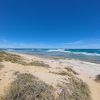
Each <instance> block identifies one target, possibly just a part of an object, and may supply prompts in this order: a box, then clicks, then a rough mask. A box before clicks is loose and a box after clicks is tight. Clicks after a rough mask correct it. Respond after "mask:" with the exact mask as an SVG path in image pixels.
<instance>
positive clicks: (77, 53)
mask: <svg viewBox="0 0 100 100" xmlns="http://www.w3.org/2000/svg"><path fill="white" fill-rule="evenodd" d="M5 50H8V51H16V52H20V53H25V54H31V55H40V56H45V57H46V56H58V57H64V58H70V59H79V60H82V61H87V62H92V63H98V64H100V49H52V48H48V49H42V48H41V49H40V48H39V49H37V48H27V49H26V48H24V49H23V48H13V49H12V48H8V49H5Z"/></svg>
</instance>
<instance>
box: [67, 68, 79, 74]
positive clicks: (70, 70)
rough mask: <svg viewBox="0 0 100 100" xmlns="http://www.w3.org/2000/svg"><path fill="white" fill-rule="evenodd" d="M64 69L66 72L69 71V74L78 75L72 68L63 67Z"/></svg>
mask: <svg viewBox="0 0 100 100" xmlns="http://www.w3.org/2000/svg"><path fill="white" fill-rule="evenodd" d="M65 69H66V70H67V71H69V72H72V73H73V74H75V75H78V73H77V72H75V71H74V70H73V69H72V68H70V67H65Z"/></svg>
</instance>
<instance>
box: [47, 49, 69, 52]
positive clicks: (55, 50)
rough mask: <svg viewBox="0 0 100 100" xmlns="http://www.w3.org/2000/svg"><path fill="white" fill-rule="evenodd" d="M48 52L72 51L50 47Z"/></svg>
mask: <svg viewBox="0 0 100 100" xmlns="http://www.w3.org/2000/svg"><path fill="white" fill-rule="evenodd" d="M47 52H70V51H65V49H49V50H47Z"/></svg>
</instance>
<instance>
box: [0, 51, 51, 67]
mask: <svg viewBox="0 0 100 100" xmlns="http://www.w3.org/2000/svg"><path fill="white" fill-rule="evenodd" d="M2 61H9V62H12V63H18V64H21V65H25V66H41V67H46V68H49V67H50V66H49V65H48V64H45V63H44V62H43V61H32V62H26V61H25V59H24V58H22V57H21V56H20V55H16V54H12V53H8V52H5V51H0V62H2Z"/></svg>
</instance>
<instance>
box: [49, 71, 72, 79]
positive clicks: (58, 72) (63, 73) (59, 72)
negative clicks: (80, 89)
mask: <svg viewBox="0 0 100 100" xmlns="http://www.w3.org/2000/svg"><path fill="white" fill-rule="evenodd" d="M49 73H52V74H57V75H62V76H69V77H72V76H73V75H72V73H70V72H68V71H64V70H60V71H57V72H54V71H53V72H52V71H49Z"/></svg>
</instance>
